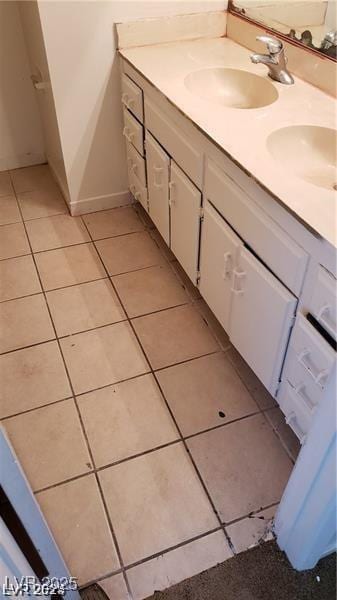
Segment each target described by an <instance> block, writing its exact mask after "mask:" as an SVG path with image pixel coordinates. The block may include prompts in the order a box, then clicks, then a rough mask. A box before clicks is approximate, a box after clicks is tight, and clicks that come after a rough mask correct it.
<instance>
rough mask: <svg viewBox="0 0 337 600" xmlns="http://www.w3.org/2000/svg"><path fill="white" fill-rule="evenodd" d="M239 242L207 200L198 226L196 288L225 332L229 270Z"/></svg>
mask: <svg viewBox="0 0 337 600" xmlns="http://www.w3.org/2000/svg"><path fill="white" fill-rule="evenodd" d="M242 245H243V242H242V241H241V240H240V238H239V237H238V236H237V235H236V234H235V233H234V232H233V230H232V229H231V228H230V227H229V226H228V225H227V223H226V222H225V221H224V219H223V218H222V217H221V216H220V215H219V214H218V213H217V211H216V210H215V209H214V208H213V207H212V205H211V204H210V203H209V202H207V203H206V205H205V209H204V220H203V223H202V227H201V247H200V284H199V290H200V293H201V295H202V296H203V298H204V300H205V301H206V302H207V304H208V306H209V307H210V309H211V310H212V311H213V313H214V314H215V316H216V317H217V319H218V321H220V323H221V325H222V326H223V328H224V329H225V330H226V331H228V327H229V313H230V305H231V298H232V293H231V288H232V279H233V271H234V269H235V268H236V267H237V260H238V252H239V249H240V246H242Z"/></svg>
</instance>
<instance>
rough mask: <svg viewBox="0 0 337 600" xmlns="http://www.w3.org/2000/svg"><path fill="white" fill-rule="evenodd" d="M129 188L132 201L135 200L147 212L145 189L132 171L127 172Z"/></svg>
mask: <svg viewBox="0 0 337 600" xmlns="http://www.w3.org/2000/svg"><path fill="white" fill-rule="evenodd" d="M129 187H130V192H131V194H132V195H133V197H134V199H135V200H137V202H140V203H141V205H142V206H143V208H145V210H146V212H147V211H148V201H147V188H146V187H144V186H143V185H142V184H141V182H140V181H139V179H138V177H137V176H136V175H135V174H134V173H133V172H132V171H129Z"/></svg>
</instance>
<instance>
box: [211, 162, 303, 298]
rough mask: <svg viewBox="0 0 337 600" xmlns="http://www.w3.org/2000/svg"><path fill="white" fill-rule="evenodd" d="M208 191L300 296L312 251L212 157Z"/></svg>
mask: <svg viewBox="0 0 337 600" xmlns="http://www.w3.org/2000/svg"><path fill="white" fill-rule="evenodd" d="M205 195H206V198H207V199H208V200H210V201H211V202H212V204H213V205H214V206H215V207H216V208H217V209H218V211H219V212H220V213H221V214H222V215H223V217H224V218H225V219H226V220H227V221H228V222H229V223H230V224H231V225H232V227H233V228H234V229H235V230H236V231H237V232H238V233H239V235H240V236H241V237H242V238H243V239H244V240H245V241H246V242H247V243H248V244H249V245H250V247H251V248H253V250H254V252H256V254H257V255H258V256H259V257H260V258H261V260H262V261H263V262H264V263H265V264H267V265H268V267H269V268H270V269H271V271H273V273H275V275H277V277H279V278H280V279H281V281H283V282H284V283H285V285H286V286H287V287H289V289H290V290H292V291H293V292H294V294H295V295H296V296H299V294H300V292H301V289H302V284H303V280H304V275H305V270H306V266H307V262H308V255H307V253H306V252H305V250H303V248H301V247H300V246H299V245H298V244H297V243H296V242H294V241H293V240H292V239H291V237H290V236H289V235H288V234H287V233H286V232H285V231H283V230H282V229H281V228H280V227H279V226H278V225H277V223H275V222H274V221H273V220H272V219H270V218H268V216H267V215H266V214H265V213H264V212H263V211H262V210H261V209H260V208H259V207H258V206H257V205H256V204H255V203H254V201H253V200H252V199H251V198H249V196H247V195H246V194H245V193H244V191H243V190H242V189H241V188H240V187H239V186H238V185H237V184H236V183H235V182H234V181H232V180H231V179H230V178H229V177H228V176H227V175H226V173H225V172H224V171H223V170H222V169H220V168H219V167H218V166H217V165H216V164H215V163H213V162H211V161H208V163H207V167H206V175H205Z"/></svg>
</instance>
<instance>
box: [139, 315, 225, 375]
mask: <svg viewBox="0 0 337 600" xmlns="http://www.w3.org/2000/svg"><path fill="white" fill-rule="evenodd" d="M133 325H134V327H135V330H136V332H137V334H138V336H139V338H140V341H141V344H142V346H143V348H144V350H145V352H146V354H147V356H148V358H149V360H150V362H151V365H152V367H153V368H154V369H160V368H162V367H167V366H169V365H173V364H175V363H178V362H182V361H184V360H188V359H190V358H196V357H197V356H201V355H202V354H208V353H210V352H215V351H216V350H218V349H219V346H218V344H217V342H216V341H215V339H214V337H213V336H212V334H211V333H210V330H209V328H208V327H207V325H206V323H204V321H203V320H202V318H201V317H200V315H199V314H198V312H197V311H196V310H195V309H194V308H193V307H192V306H191V305H187V306H178V307H177V308H170V309H168V310H164V311H162V312H159V313H154V314H152V315H147V316H146V317H138V318H137V319H134V321H133Z"/></svg>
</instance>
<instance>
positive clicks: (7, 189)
mask: <svg viewBox="0 0 337 600" xmlns="http://www.w3.org/2000/svg"><path fill="white" fill-rule="evenodd" d="M13 192H14V190H13V186H12V182H11V177H10V174H9V172H8V171H2V172H1V173H0V197H1V196H12V195H13Z"/></svg>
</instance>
